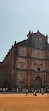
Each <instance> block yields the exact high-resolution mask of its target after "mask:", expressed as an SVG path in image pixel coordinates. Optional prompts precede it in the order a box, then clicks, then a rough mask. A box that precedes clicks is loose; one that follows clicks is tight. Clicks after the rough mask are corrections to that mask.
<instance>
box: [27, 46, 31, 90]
mask: <svg viewBox="0 0 49 111" xmlns="http://www.w3.org/2000/svg"><path fill="white" fill-rule="evenodd" d="M31 56H32V49H31V48H30V47H28V49H27V87H28V89H30V87H31V66H32V59H31Z"/></svg>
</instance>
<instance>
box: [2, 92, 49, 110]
mask: <svg viewBox="0 0 49 111" xmlns="http://www.w3.org/2000/svg"><path fill="white" fill-rule="evenodd" d="M0 111H49V94H44V95H42V94H37V96H36V97H35V96H33V94H28V95H27V96H26V95H25V94H0Z"/></svg>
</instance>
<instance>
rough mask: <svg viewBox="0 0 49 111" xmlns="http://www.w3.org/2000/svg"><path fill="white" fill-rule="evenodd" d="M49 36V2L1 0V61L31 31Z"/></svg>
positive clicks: (46, 0) (43, 0)
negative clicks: (15, 43)
mask: <svg viewBox="0 0 49 111" xmlns="http://www.w3.org/2000/svg"><path fill="white" fill-rule="evenodd" d="M38 29H39V31H40V32H41V33H42V34H44V35H46V34H47V35H48V36H49V0H0V61H2V60H3V59H4V57H5V56H6V54H7V52H8V51H9V49H10V48H11V46H12V45H13V44H14V42H15V40H16V41H17V42H19V41H22V40H24V39H26V38H27V34H28V32H29V30H31V31H33V32H37V30H38Z"/></svg>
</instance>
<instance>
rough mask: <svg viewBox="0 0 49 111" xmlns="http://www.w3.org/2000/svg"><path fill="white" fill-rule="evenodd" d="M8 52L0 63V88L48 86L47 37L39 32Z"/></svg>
mask: <svg viewBox="0 0 49 111" xmlns="http://www.w3.org/2000/svg"><path fill="white" fill-rule="evenodd" d="M27 36H28V39H26V40H23V41H21V42H19V43H16V41H15V43H14V46H12V48H11V49H10V50H9V52H8V53H7V55H6V57H5V59H4V60H3V62H2V63H0V87H8V88H13V87H14V88H16V87H18V88H19V89H22V88H25V87H27V88H28V89H30V88H31V87H34V88H41V87H46V86H49V44H48V37H47V36H44V35H43V34H41V33H40V32H39V31H37V32H36V33H31V32H29V34H28V35H27Z"/></svg>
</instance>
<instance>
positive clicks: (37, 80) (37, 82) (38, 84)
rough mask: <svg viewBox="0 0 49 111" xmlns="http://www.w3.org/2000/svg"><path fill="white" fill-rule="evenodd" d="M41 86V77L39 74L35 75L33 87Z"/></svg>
mask: <svg viewBox="0 0 49 111" xmlns="http://www.w3.org/2000/svg"><path fill="white" fill-rule="evenodd" d="M41 87H42V79H41V77H40V76H37V77H36V78H35V88H41Z"/></svg>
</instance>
